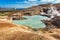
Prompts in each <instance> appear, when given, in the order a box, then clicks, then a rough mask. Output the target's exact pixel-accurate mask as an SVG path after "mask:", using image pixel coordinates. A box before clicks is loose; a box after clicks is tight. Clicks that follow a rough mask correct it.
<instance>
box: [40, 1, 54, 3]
mask: <svg viewBox="0 0 60 40" xmlns="http://www.w3.org/2000/svg"><path fill="white" fill-rule="evenodd" d="M53 1H54V0H41V1H40V2H46V3H47V2H53Z"/></svg>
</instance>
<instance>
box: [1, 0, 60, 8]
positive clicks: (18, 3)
mask: <svg viewBox="0 0 60 40" xmlns="http://www.w3.org/2000/svg"><path fill="white" fill-rule="evenodd" d="M46 3H60V0H0V7H3V8H27V7H31V6H35V5H39V4H46Z"/></svg>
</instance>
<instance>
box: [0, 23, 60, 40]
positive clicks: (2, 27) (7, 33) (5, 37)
mask: <svg viewBox="0 0 60 40" xmlns="http://www.w3.org/2000/svg"><path fill="white" fill-rule="evenodd" d="M24 27H25V26H24ZM50 31H52V33H50V32H49V31H46V32H45V33H43V32H42V33H41V31H40V32H39V33H37V32H32V31H29V30H26V29H24V28H23V26H21V25H20V26H18V25H15V24H11V23H0V40H60V29H53V30H50Z"/></svg>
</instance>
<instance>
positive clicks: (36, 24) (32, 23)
mask: <svg viewBox="0 0 60 40" xmlns="http://www.w3.org/2000/svg"><path fill="white" fill-rule="evenodd" d="M23 17H25V18H27V19H26V20H14V21H13V22H14V23H15V24H19V25H26V26H29V27H32V28H44V27H45V26H46V25H45V24H44V23H43V22H42V21H41V20H43V19H45V18H47V17H45V16H40V15H34V16H23Z"/></svg>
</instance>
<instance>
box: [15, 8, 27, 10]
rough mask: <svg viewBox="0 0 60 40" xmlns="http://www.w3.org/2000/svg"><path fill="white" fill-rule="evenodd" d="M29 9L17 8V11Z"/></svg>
mask: <svg viewBox="0 0 60 40" xmlns="http://www.w3.org/2000/svg"><path fill="white" fill-rule="evenodd" d="M26 9H27V8H16V10H26Z"/></svg>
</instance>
